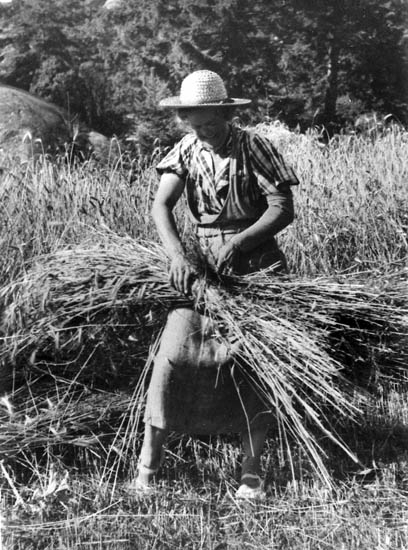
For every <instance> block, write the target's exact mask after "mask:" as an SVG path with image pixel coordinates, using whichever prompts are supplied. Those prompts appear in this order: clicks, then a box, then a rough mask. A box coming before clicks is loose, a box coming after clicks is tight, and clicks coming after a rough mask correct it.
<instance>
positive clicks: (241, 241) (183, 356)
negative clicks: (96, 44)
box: [131, 70, 298, 498]
mask: <svg viewBox="0 0 408 550" xmlns="http://www.w3.org/2000/svg"><path fill="white" fill-rule="evenodd" d="M249 103H250V100H248V99H240V98H229V97H228V95H227V92H226V89H225V86H224V83H223V81H222V79H221V77H220V76H219V75H217V74H216V73H214V72H212V71H205V70H204V71H196V72H194V73H192V74H190V75H189V76H187V77H186V78H185V79H184V81H183V83H182V86H181V90H180V95H179V96H178V97H172V98H168V99H165V100H163V101H162V102H161V106H162V107H164V108H171V109H176V110H177V113H178V115H179V117H180V118H181V119H182V120H183V121H184V122H185V123H187V124H188V126H189V127H190V128H191V130H192V131H191V133H189V134H188V135H186V136H185V137H184V138H183V139H182V140H181V141H180V142H179V143H178V144H176V145H175V147H174V148H173V149H172V150H171V151H170V152H169V153H168V155H167V156H166V157H165V158H164V159H163V160H162V161H161V162H160V163H159V165H158V166H157V170H158V172H159V174H160V175H161V179H160V184H159V188H158V191H157V194H156V197H155V201H154V204H153V208H152V216H153V220H154V222H155V224H156V226H157V229H158V233H159V235H160V238H161V240H162V242H163V245H164V247H165V249H166V252H167V254H168V256H169V258H170V261H171V266H170V274H169V278H170V283H171V284H172V285H173V286H174V287H175V288H176V289H177V290H178V291H180V292H181V293H184V294H186V295H188V294H190V292H191V286H192V283H193V281H194V278H195V277H196V275H197V274H196V269H195V267H194V265H192V264H191V263H190V261H189V260H188V258H187V256H186V254H185V249H184V246H183V243H182V241H181V239H180V235H179V233H178V230H177V226H176V223H175V219H174V216H173V209H174V207H175V205H176V204H177V202H178V200H179V199H180V197H181V195H182V193H183V192H185V193H186V196H187V203H188V207H189V212H190V215H191V217H192V220H193V222H194V224H195V229H196V235H197V239H198V243H199V246H200V248H201V251H202V253H203V255H204V257H205V258H206V260H207V262H208V263H209V265H210V266H211V267H212V268H213V269H215V270H216V271H218V272H219V273H225V272H232V273H235V274H245V273H250V272H253V271H256V270H259V269H262V268H265V267H269V266H272V265H274V264H276V265H275V267H276V269H284V268H285V261H284V257H283V255H282V253H281V252H280V250H279V248H278V246H277V244H276V241H275V239H274V236H275V235H276V234H277V233H278V232H279V231H281V230H282V229H283V228H284V227H286V226H287V225H288V224H289V223H290V222H291V221H292V220H293V203H292V193H291V189H290V188H291V186H292V185H296V184H297V183H298V180H297V178H296V176H295V174H294V173H293V171H292V170H291V169H290V168H289V167H287V166H286V165H285V163H284V161H283V159H282V157H281V156H280V155H279V153H278V152H277V151H276V150H275V149H274V147H273V146H272V145H271V144H270V143H269V142H268V140H267V139H265V138H264V137H262V136H259V135H257V134H256V133H251V132H248V131H246V130H242V129H240V128H238V127H236V126H235V125H233V124H232V123H231V119H232V116H233V112H234V110H235V109H236V108H238V107H244V106H247V105H248V104H249ZM210 325H211V323H210V322H209V320H208V319H206V318H205V317H203V316H200V315H199V314H197V313H195V312H193V311H188V310H176V311H173V312H172V313H171V314H170V315H169V318H168V322H167V325H166V328H165V331H164V334H163V337H162V343H161V346H160V349H159V352H158V354H157V356H156V358H155V364H154V369H153V374H152V379H151V382H150V386H149V390H148V398H147V404H146V413H145V436H144V442H143V446H142V450H141V455H140V459H139V468H138V475H137V478H136V479H135V480H134V481H133V482H132V484H131V486H132V488H134V489H136V490H137V491H139V492H149V491H150V490H151V487H152V486H153V484H154V479H155V474H156V472H157V470H158V469H159V467H160V464H161V461H162V457H163V444H164V442H165V439H166V436H167V433H168V431H169V430H182V431H187V430H189V431H192V432H194V431H195V432H196V433H200V432H207V433H208V431H209V430H211V429H213V430H215V431H217V432H222V431H235V430H237V429H238V430H240V431H241V432H242V440H243V449H244V458H243V463H242V472H241V484H240V487H239V489H238V491H237V497H243V498H262V496H263V495H264V492H263V487H262V485H263V484H262V479H261V476H260V456H261V452H262V448H263V445H264V441H265V437H266V432H267V429H268V424H269V414H267V411H265V410H264V409H265V406H264V405H263V404H262V403H261V401H260V400H259V398H258V397H257V396H256V395H255V392H254V391H253V390H252V389H250V388H248V387H247V386H248V384H246V385H245V383H244V385H242V380H239V383H238V386H239V387H240V388H243V394H242V395H241V394H240V395H239V400H238V399H237V397H236V395H235V396H234V395H233V393H234V390H231V388H232V387H233V384H231V380H230V377H229V376H227V377H226V380H227V381H226V383H225V387H224V388H221V396H218V397H219V398H218V397H214V399H215V401H214V405H212V406H214V407H218V408H220V410H221V416H222V418H223V420H222V422H221V424H222V423H224V425H221V426H220V425H219V422H218V424H217V422H215V423H214V422H212V420H214V418H215V416H216V414H215V413H214V415H212V414H211V410H210V411H209V414H207V420H206V421H205V420H204V419H203V420H202V422H200V421H199V422H198V425H199V426H197V425H196V426H194V425H193V424H194V423H191V422H190V419H191V418H192V417H194V412H195V410H196V409H197V406H198V405H197V406H196V403H195V401H194V399H195V398H194V399H193V398H192V397H191V395H193V394H194V391H193V390H192V391H190V390H189V391H184V393H182V394H181V398H180V388H183V387H184V388H185V387H187V386H188V387H189V388H190V386H189V383H190V381H189V377H190V379H191V378H192V377H196V376H199V373H200V372H201V371H202V369H203V368H204V367H207V366H208V365H209V364H210V363H211V362H214V364H217V365H218V366H220V365H227V364H231V360H232V359H231V357H232V356H231V354H229V353H228V352H227V351H226V350H225V349H223V348H222V346H221V348H220V347H218V348H217V346H216V345H215V343H214V339H212V337H211V335H210V333H211V330H210V329H211V326H210ZM180 334H181V336H180ZM197 334H199V337H198V338H197V337H196V335H197ZM174 335H175V336H174ZM203 342H204V344H205V345H203ZM169 358H170V359H169ZM197 365H198V367H199V368H198V370H197ZM183 369H184V371H183V372H184V373H185V374H184V375H183V376H184V378H181V379H180V378H177V377H178V376H179V375H180V372H181V371H182V370H183ZM186 369H187V370H186ZM189 369H190V370H189ZM231 372H232V371H231ZM186 373H187V374H186ZM189 373H190V374H189ZM193 373H194V374H193ZM177 380H178V381H177ZM233 382H234V384H236V380H233ZM225 392H227V393H228V392H229V399H230V401H229V402H228V404H227V405H225V402H226V400H225V399H224V395H225ZM213 393H214V395H215V394H216V393H217V392H216V390H214V392H213ZM242 396H244V397H243V398H242ZM212 397H213V396H210V401H211V399H212ZM217 399H218V401H217ZM188 400H190V401H189V404H188V405H186V402H187V401H188ZM207 401H208V399H207ZM236 403H238V404H239V403H244V407H245V408H246V410H245V411H244V412H245V414H241V415H240V414H235V412H234V407H236ZM204 406H205V404H204ZM239 406H240V407H241V408H242V405H239ZM222 408H224V411H222ZM231 411H233V412H232V413H231ZM218 413H219V411H218V412H217V414H218ZM264 413H266V414H264ZM223 415H224V416H223ZM202 416H206V415H202ZM241 417H242V418H241ZM243 418H245V419H247V421H246V422H244V421H242V419H243ZM248 418H249V421H248ZM196 424H197V423H196Z"/></svg>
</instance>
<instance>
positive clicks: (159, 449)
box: [137, 424, 168, 485]
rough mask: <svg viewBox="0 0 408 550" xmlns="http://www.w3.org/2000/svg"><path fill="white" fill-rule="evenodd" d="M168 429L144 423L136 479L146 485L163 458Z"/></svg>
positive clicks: (151, 479) (150, 480)
mask: <svg viewBox="0 0 408 550" xmlns="http://www.w3.org/2000/svg"><path fill="white" fill-rule="evenodd" d="M167 434H168V430H164V429H162V428H156V427H155V426H152V425H151V424H146V425H145V432H144V439H143V445H142V450H141V452H140V457H139V470H138V476H137V479H138V480H139V481H140V482H141V483H142V484H143V485H148V484H149V483H151V482H152V481H153V478H154V475H155V474H156V473H157V470H158V469H159V467H160V464H161V462H162V460H163V445H164V443H165V441H166V437H167Z"/></svg>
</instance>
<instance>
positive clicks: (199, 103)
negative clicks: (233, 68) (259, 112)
mask: <svg viewBox="0 0 408 550" xmlns="http://www.w3.org/2000/svg"><path fill="white" fill-rule="evenodd" d="M250 103H251V100H250V99H242V98H238V97H228V94H227V90H226V88H225V85H224V82H223V81H222V78H221V77H220V76H219V75H218V74H217V73H214V72H213V71H195V72H194V73H191V74H189V75H188V76H186V78H185V79H184V80H183V82H182V84H181V88H180V96H173V97H168V98H166V99H162V101H160V103H159V106H160V107H168V108H175V109H191V108H196V107H231V106H235V107H240V106H243V105H249V104H250Z"/></svg>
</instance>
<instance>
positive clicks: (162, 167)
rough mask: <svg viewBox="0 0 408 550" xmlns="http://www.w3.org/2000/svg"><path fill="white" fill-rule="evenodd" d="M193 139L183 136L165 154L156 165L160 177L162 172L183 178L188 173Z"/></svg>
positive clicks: (189, 136)
mask: <svg viewBox="0 0 408 550" xmlns="http://www.w3.org/2000/svg"><path fill="white" fill-rule="evenodd" d="M192 145H193V137H192V136H191V135H187V136H185V137H184V138H183V139H182V140H181V141H179V142H178V143H176V145H175V146H174V147H173V149H171V151H169V152H168V153H167V155H166V156H165V157H164V158H163V159H162V160H161V161H160V162H159V163H158V164H157V166H156V170H157V172H158V173H159V174H160V175H161V174H163V173H164V172H172V173H174V174H177V175H178V176H180V177H181V178H184V177H185V175H186V174H187V172H188V168H187V166H188V159H189V158H190V156H191V150H192Z"/></svg>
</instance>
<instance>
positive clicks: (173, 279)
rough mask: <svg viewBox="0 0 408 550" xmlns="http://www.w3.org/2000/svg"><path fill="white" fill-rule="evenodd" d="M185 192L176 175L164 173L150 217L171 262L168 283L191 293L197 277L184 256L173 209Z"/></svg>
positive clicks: (181, 181) (180, 179)
mask: <svg viewBox="0 0 408 550" xmlns="http://www.w3.org/2000/svg"><path fill="white" fill-rule="evenodd" d="M183 189H184V181H183V180H182V178H180V177H179V176H178V175H177V174H174V173H170V172H166V173H164V174H163V175H162V176H161V178H160V184H159V188H158V191H157V193H156V197H155V199H154V202H153V207H152V218H153V221H154V223H155V224H156V227H157V231H158V233H159V236H160V239H161V241H162V243H163V245H164V248H165V250H166V252H167V254H168V256H169V258H170V260H171V265H170V273H169V280H170V283H171V284H172V285H173V286H174V287H175V288H176V289H177V290H178V291H179V292H183V293H184V294H189V293H190V291H191V284H192V279H193V278H194V276H195V275H196V271H195V269H194V266H193V265H192V264H191V263H190V262H189V261H188V259H187V258H186V256H185V252H184V248H183V244H182V242H181V239H180V235H179V233H178V230H177V226H176V221H175V219H174V215H173V209H174V207H175V205H176V204H177V201H178V200H179V198H180V196H181V194H182V192H183Z"/></svg>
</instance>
